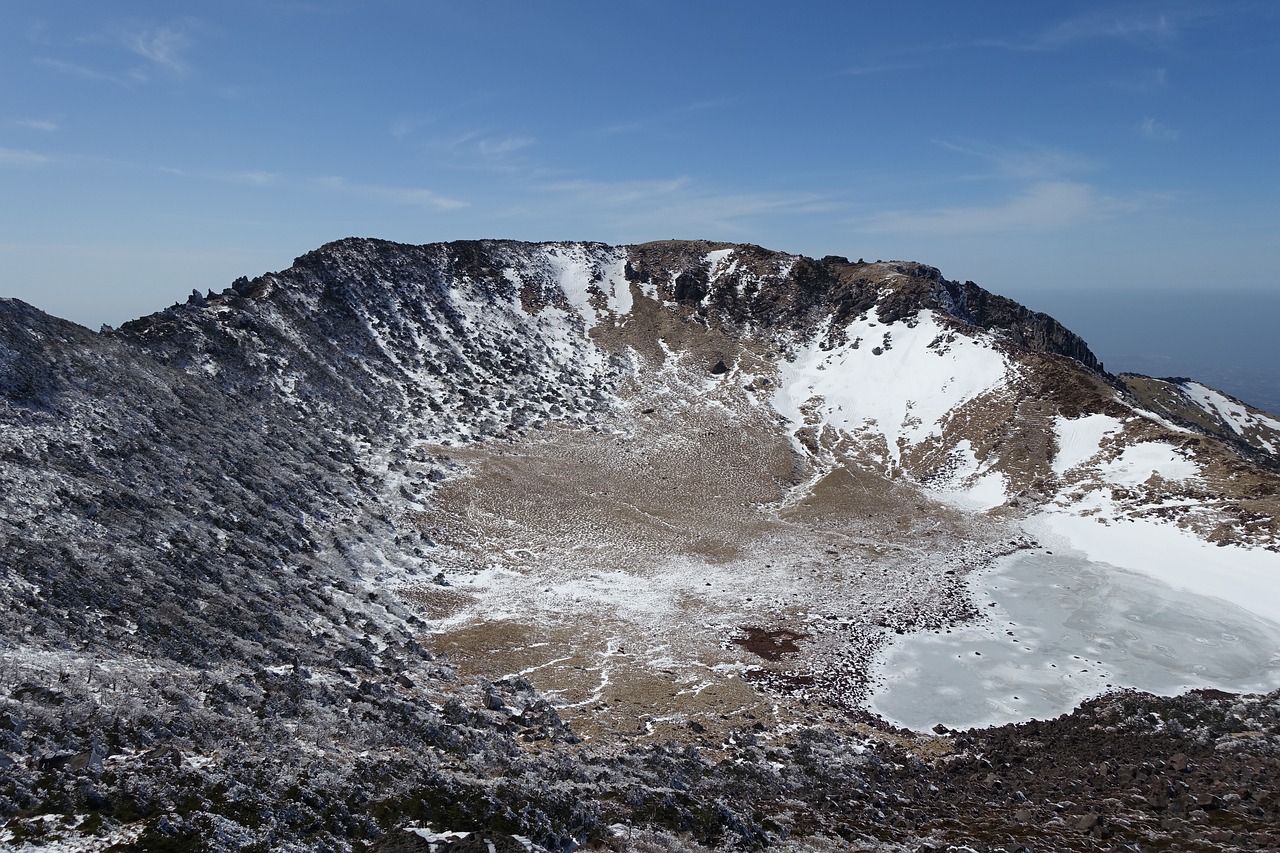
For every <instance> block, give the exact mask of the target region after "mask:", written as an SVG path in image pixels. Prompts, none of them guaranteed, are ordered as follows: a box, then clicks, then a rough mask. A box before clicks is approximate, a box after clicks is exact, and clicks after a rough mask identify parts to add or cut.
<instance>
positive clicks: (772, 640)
mask: <svg viewBox="0 0 1280 853" xmlns="http://www.w3.org/2000/svg"><path fill="white" fill-rule="evenodd" d="M742 630H743V631H745V632H746V636H745V637H734V638H733V642H734V643H736V644H737V645H739V646H742V647H743V648H744V649H746V650H747V651H749V652H751V653H752V654H754V655H759V656H760V657H762V658H764V659H765V660H773V661H776V660H782V656H783V655H793V654H795V653H797V652H799V651H800V646H799V644H798V643H797V642H796V641H797V640H803V639H804V638H805V637H807V636H808V635H807V634H801V633H800V632H798V631H792V630H790V629H789V628H778V629H776V630H773V631H770V630H769V629H767V628H755V627H752V626H750V625H744V626H742Z"/></svg>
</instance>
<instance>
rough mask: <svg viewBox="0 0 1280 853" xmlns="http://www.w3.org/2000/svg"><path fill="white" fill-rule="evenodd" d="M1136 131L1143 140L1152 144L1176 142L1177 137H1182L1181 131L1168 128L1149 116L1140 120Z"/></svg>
mask: <svg viewBox="0 0 1280 853" xmlns="http://www.w3.org/2000/svg"><path fill="white" fill-rule="evenodd" d="M1138 130H1139V132H1140V133H1141V134H1142V136H1143V137H1144V138H1146V139H1150V140H1151V141H1152V142H1177V141H1178V137H1179V136H1181V135H1182V131H1180V130H1177V129H1176V128H1172V127H1169V126H1168V125H1166V124H1164V123H1163V122H1160V121H1157V120H1156V119H1153V118H1151V117H1150V116H1148V117H1147V118H1144V119H1143V120H1142V124H1140V125H1138Z"/></svg>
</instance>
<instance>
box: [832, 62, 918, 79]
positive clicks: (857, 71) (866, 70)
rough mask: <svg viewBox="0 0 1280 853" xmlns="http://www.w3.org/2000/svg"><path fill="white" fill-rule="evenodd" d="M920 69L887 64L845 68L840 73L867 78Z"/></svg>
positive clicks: (892, 63) (907, 64)
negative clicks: (891, 72)
mask: <svg viewBox="0 0 1280 853" xmlns="http://www.w3.org/2000/svg"><path fill="white" fill-rule="evenodd" d="M919 67H920V66H919V65H916V64H913V63H907V62H885V63H881V64H874V63H873V64H871V65H854V66H852V67H850V68H845V69H844V70H843V71H841V72H840V73H841V74H845V75H848V76H850V77H865V76H868V75H871V74H886V73H888V72H890V71H910V70H911V69H913V68H919Z"/></svg>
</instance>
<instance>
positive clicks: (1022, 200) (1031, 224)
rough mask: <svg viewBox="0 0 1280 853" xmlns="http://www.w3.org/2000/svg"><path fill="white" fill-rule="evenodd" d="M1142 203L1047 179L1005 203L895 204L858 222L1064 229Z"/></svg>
mask: <svg viewBox="0 0 1280 853" xmlns="http://www.w3.org/2000/svg"><path fill="white" fill-rule="evenodd" d="M1137 206H1138V202H1135V201H1122V200H1119V199H1115V198H1111V197H1109V196H1106V195H1104V194H1102V193H1100V192H1099V191H1098V190H1097V188H1095V187H1093V186H1091V185H1089V184H1084V183H1076V182H1071V181H1045V182H1041V183H1037V184H1034V185H1033V186H1031V187H1029V188H1027V189H1026V190H1024V191H1023V192H1021V193H1019V194H1018V195H1016V196H1015V197H1013V198H1011V199H1009V200H1008V201H1005V202H1003V203H1000V204H994V205H988V206H980V205H978V206H966V207H939V208H931V209H924V210H892V211H886V212H884V213H880V214H876V215H875V216H871V217H869V218H866V219H864V220H861V221H860V222H858V223H855V224H856V225H857V226H858V228H859V230H861V231H863V232H866V233H871V234H904V235H910V236H930V237H940V236H941V237H955V236H966V235H979V234H1016V233H1026V232H1045V231H1060V230H1063V229H1066V228H1072V227H1074V226H1077V225H1081V224H1084V223H1086V222H1090V221H1092V220H1096V219H1099V218H1103V217H1106V216H1111V215H1114V214H1116V213H1118V212H1122V211H1126V210H1133V209H1135V208H1136V207H1137Z"/></svg>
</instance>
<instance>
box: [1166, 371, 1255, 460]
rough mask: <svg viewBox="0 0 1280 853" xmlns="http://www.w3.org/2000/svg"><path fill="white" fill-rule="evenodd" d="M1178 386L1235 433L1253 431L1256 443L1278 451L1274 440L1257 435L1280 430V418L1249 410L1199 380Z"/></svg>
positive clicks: (1240, 433) (1244, 433)
mask: <svg viewBox="0 0 1280 853" xmlns="http://www.w3.org/2000/svg"><path fill="white" fill-rule="evenodd" d="M1180 387H1181V388H1182V390H1183V392H1184V393H1185V394H1186V395H1187V396H1188V397H1190V398H1191V400H1192V401H1193V402H1195V404H1196V405H1197V406H1199V407H1200V408H1202V409H1204V410H1205V411H1206V412H1208V413H1209V414H1210V415H1214V416H1216V417H1218V418H1221V419H1222V421H1223V422H1225V423H1226V424H1227V425H1228V426H1230V427H1231V429H1232V430H1234V431H1235V434H1236V435H1240V436H1244V435H1247V434H1250V433H1253V434H1255V437H1256V439H1257V441H1258V443H1259V444H1261V445H1262V446H1263V447H1265V448H1266V449H1267V450H1268V451H1270V452H1271V453H1277V452H1280V447H1277V444H1276V442H1275V441H1273V440H1269V439H1268V438H1267V437H1266V436H1265V435H1258V433H1259V432H1261V431H1264V430H1265V431H1268V432H1280V420H1276V419H1275V418H1271V417H1268V416H1267V415H1265V414H1263V413H1262V412H1250V411H1249V410H1248V409H1247V408H1245V406H1244V405H1243V404H1242V403H1239V402H1237V401H1236V400H1232V399H1231V398H1230V397H1228V396H1227V395H1225V394H1222V393H1220V392H1218V391H1215V390H1213V389H1212V388H1210V387H1208V386H1206V385H1201V384H1200V383H1199V382H1183V383H1182V384H1181V386H1180Z"/></svg>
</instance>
